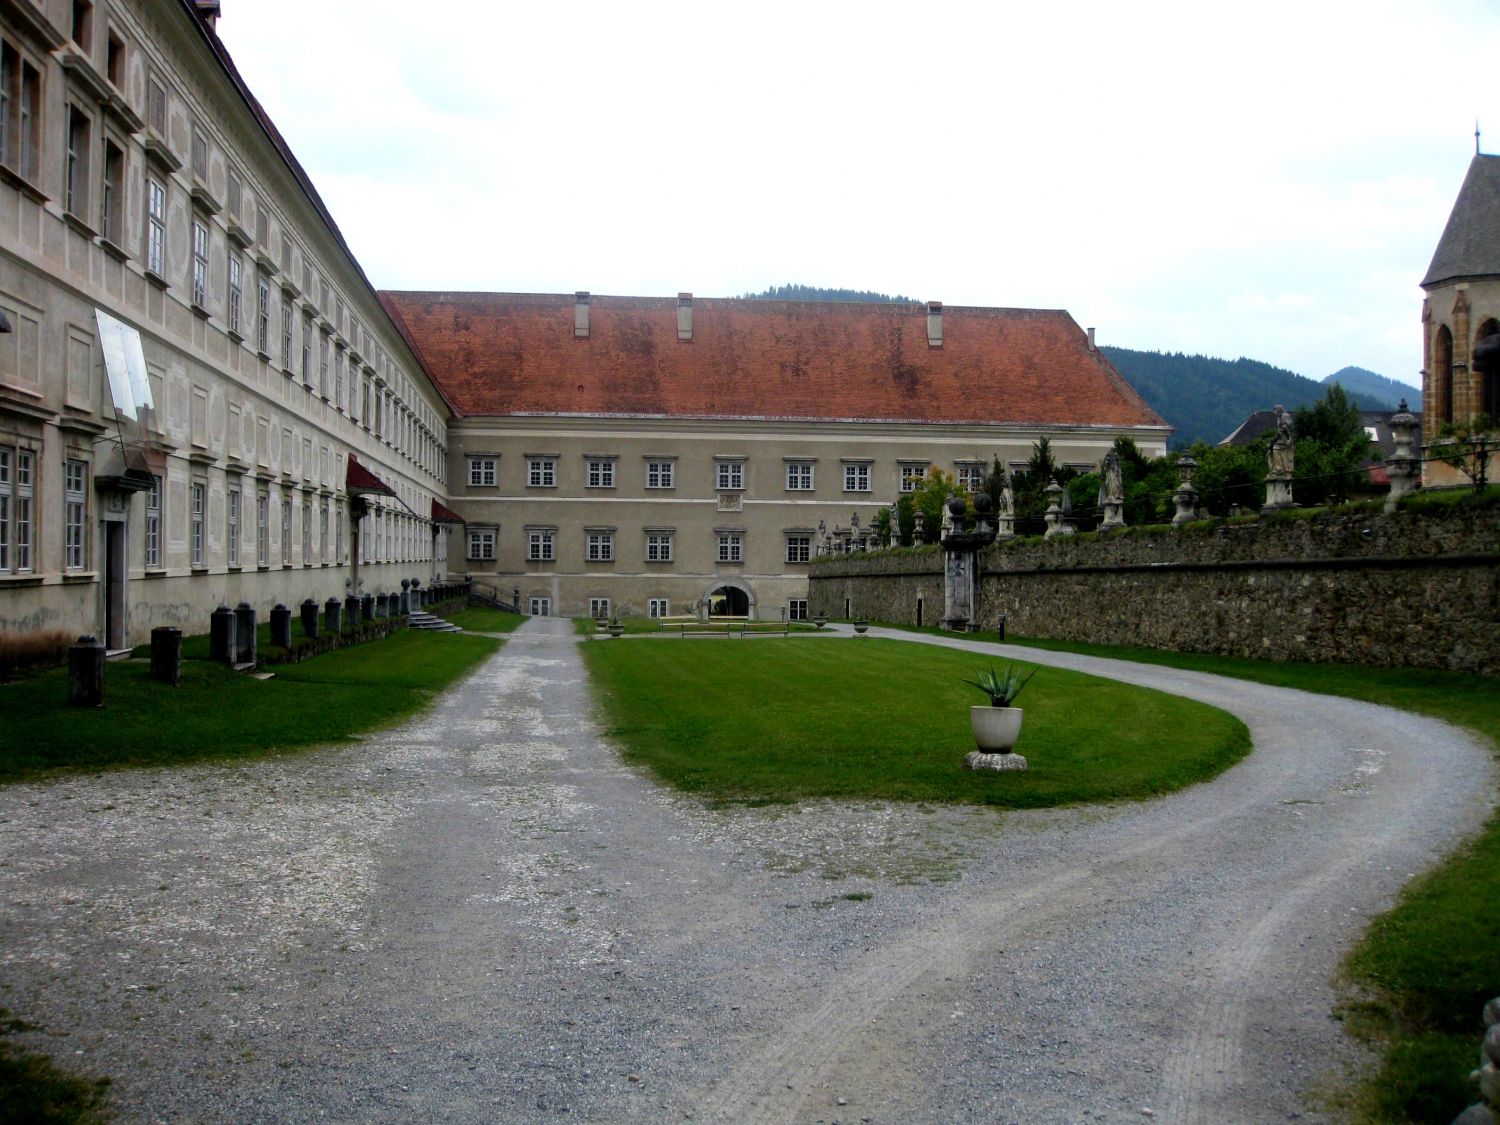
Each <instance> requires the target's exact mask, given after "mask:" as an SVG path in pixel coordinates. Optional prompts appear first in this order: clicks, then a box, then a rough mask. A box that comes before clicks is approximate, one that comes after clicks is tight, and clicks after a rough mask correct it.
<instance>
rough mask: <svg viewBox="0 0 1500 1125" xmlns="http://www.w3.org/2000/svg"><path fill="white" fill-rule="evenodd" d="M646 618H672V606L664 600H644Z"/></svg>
mask: <svg viewBox="0 0 1500 1125" xmlns="http://www.w3.org/2000/svg"><path fill="white" fill-rule="evenodd" d="M646 616H647V617H671V616H672V604H671V603H670V602H669V601H667V599H666V598H647V599H646Z"/></svg>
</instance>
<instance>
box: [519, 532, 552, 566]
mask: <svg viewBox="0 0 1500 1125" xmlns="http://www.w3.org/2000/svg"><path fill="white" fill-rule="evenodd" d="M556 534H557V533H556V532H554V531H528V532H527V533H526V557H527V558H528V559H530V560H531V561H532V562H550V561H551V560H552V558H553V553H554V547H553V544H554V539H555V537H556Z"/></svg>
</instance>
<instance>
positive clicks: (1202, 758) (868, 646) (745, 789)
mask: <svg viewBox="0 0 1500 1125" xmlns="http://www.w3.org/2000/svg"><path fill="white" fill-rule="evenodd" d="M583 655H584V659H585V661H586V662H587V664H588V666H589V671H590V674H591V679H592V681H593V683H594V684H595V687H596V690H597V692H598V694H599V696H600V697H601V699H602V700H603V702H604V704H605V706H606V708H607V711H608V714H609V720H608V721H609V731H608V733H609V734H610V735H611V736H612V737H614V738H615V739H617V740H618V741H619V742H620V743H621V744H622V745H623V747H624V749H625V754H626V756H627V757H628V758H630V759H631V760H633V761H638V762H641V763H643V764H645V765H647V766H648V767H650V768H651V769H652V770H653V771H654V772H655V773H656V774H657V775H658V776H660V777H661V778H662V779H663V780H665V781H667V782H669V783H671V784H674V785H678V786H680V787H682V788H684V789H688V790H692V791H695V792H700V793H703V794H705V795H708V796H711V797H715V798H720V799H730V800H794V799H798V798H803V797H847V798H878V799H888V800H902V801H937V802H952V803H964V804H986V805H998V806H1004V807H1009V808H1032V807H1041V806H1051V805H1062V804H1068V803H1072V802H1080V801H1109V800H1117V799H1138V798H1145V797H1150V796H1152V795H1155V794H1158V793H1166V792H1169V791H1171V790H1173V789H1178V788H1180V787H1182V786H1184V785H1189V784H1191V783H1193V782H1195V781H1201V780H1203V779H1205V778H1208V777H1212V776H1213V775H1215V774H1217V773H1218V772H1220V771H1221V770H1223V769H1225V768H1226V767H1227V766H1229V765H1230V764H1232V763H1233V762H1235V761H1236V760H1238V759H1239V758H1240V757H1241V756H1243V755H1244V754H1245V753H1246V752H1247V751H1248V749H1249V737H1248V734H1247V732H1246V730H1245V728H1244V725H1243V724H1241V723H1240V722H1239V721H1238V720H1237V719H1234V718H1233V717H1231V716H1230V715H1227V714H1225V713H1224V712H1222V711H1218V710H1215V709H1214V708H1211V707H1207V706H1205V705H1203V704H1200V703H1194V702H1191V701H1189V700H1184V699H1181V698H1179V697H1176V696H1170V695H1166V694H1164V693H1161V692H1154V691H1145V690H1142V689H1140V688H1133V687H1127V686H1125V685H1123V684H1117V683H1114V682H1112V681H1109V680H1103V679H1098V678H1095V677H1092V676H1084V675H1080V674H1078V673H1074V672H1065V671H1060V670H1054V669H1050V668H1046V669H1043V670H1042V671H1041V672H1040V673H1039V674H1038V675H1037V676H1036V678H1035V679H1034V680H1033V681H1032V682H1031V684H1030V686H1028V687H1027V689H1026V691H1025V693H1024V694H1023V695H1022V696H1021V698H1020V699H1019V700H1018V703H1019V704H1020V705H1021V706H1022V707H1023V708H1025V709H1026V721H1025V728H1024V729H1023V731H1022V733H1021V741H1020V742H1019V744H1018V745H1017V747H1016V749H1017V751H1018V752H1019V753H1022V754H1024V755H1025V756H1026V757H1027V759H1028V761H1029V762H1030V765H1031V768H1030V769H1028V770H1026V771H1024V772H1007V773H994V772H990V771H979V772H969V771H966V770H963V769H961V768H959V762H960V760H961V759H962V757H963V755H964V754H965V753H967V752H968V751H969V750H972V749H973V737H972V735H971V734H970V732H969V707H970V706H971V705H973V704H979V703H983V702H984V697H983V696H982V695H980V693H979V692H977V691H976V690H974V689H973V688H971V687H967V686H965V685H964V684H963V683H962V679H963V678H964V677H973V676H975V675H976V674H977V673H978V671H979V670H980V668H981V667H982V666H983V665H984V663H985V661H984V658H982V657H978V656H974V655H972V654H965V653H955V652H948V651H945V650H941V649H930V648H917V647H915V646H913V645H910V644H906V643H904V642H901V641H891V640H881V639H877V638H870V637H864V638H852V637H851V638H838V639H829V640H820V641H812V640H806V641H800V642H797V643H788V644H734V643H727V642H725V643H719V642H709V641H704V642H698V643H691V644H688V643H681V642H674V641H671V640H662V641H644V640H643V641H638V642H634V643H629V644H590V645H585V646H584V647H583Z"/></svg>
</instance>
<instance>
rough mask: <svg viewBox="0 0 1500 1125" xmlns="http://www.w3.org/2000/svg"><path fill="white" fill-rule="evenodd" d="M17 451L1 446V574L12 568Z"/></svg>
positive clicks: (7, 572)
mask: <svg viewBox="0 0 1500 1125" xmlns="http://www.w3.org/2000/svg"><path fill="white" fill-rule="evenodd" d="M14 461H15V451H14V450H11V449H7V448H5V447H4V446H0V574H9V573H10V569H11V559H10V556H11V545H10V540H11V531H10V521H11V514H10V513H11V507H12V505H13V504H14V502H15V501H14V499H13V495H12V494H13V493H14V492H15V487H16V483H15V473H16V470H15V464H14Z"/></svg>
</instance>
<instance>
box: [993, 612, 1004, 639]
mask: <svg viewBox="0 0 1500 1125" xmlns="http://www.w3.org/2000/svg"><path fill="white" fill-rule="evenodd" d="M995 628H996V629H997V630H999V633H1000V639H1001V640H1002V641H1003V640H1005V614H1003V613H1002V614H1001V615H1000V619H999V621H997V622H996V623H995Z"/></svg>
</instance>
